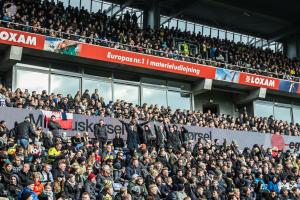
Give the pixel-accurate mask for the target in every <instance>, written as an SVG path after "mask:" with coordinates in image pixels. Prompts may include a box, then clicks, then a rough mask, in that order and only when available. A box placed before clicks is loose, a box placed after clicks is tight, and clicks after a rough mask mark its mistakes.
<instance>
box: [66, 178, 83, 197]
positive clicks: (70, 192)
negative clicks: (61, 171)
mask: <svg viewBox="0 0 300 200" xmlns="http://www.w3.org/2000/svg"><path fill="white" fill-rule="evenodd" d="M64 192H65V194H66V195H67V196H68V197H69V198H70V199H72V200H78V199H79V198H80V189H79V187H78V184H77V183H75V185H74V186H72V185H71V184H70V183H69V182H68V181H66V183H65V190H64Z"/></svg>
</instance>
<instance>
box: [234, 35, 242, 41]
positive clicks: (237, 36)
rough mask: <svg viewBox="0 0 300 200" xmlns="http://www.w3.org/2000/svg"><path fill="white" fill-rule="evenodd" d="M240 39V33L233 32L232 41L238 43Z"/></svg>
mask: <svg viewBox="0 0 300 200" xmlns="http://www.w3.org/2000/svg"><path fill="white" fill-rule="evenodd" d="M240 41H241V35H240V34H234V42H235V43H238V42H240Z"/></svg>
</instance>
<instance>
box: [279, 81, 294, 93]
mask: <svg viewBox="0 0 300 200" xmlns="http://www.w3.org/2000/svg"><path fill="white" fill-rule="evenodd" d="M298 88H299V83H297V82H294V81H287V80H280V83H279V90H280V91H284V92H289V93H297V92H298Z"/></svg>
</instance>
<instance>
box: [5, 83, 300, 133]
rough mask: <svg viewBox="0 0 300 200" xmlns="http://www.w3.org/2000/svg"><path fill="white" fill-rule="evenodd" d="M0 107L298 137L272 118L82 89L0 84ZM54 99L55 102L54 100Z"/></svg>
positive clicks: (296, 130) (292, 126) (291, 128)
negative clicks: (138, 101)
mask: <svg viewBox="0 0 300 200" xmlns="http://www.w3.org/2000/svg"><path fill="white" fill-rule="evenodd" d="M0 94H1V100H0V101H1V102H2V103H3V105H2V106H8V107H16V108H24V109H40V110H51V111H61V112H68V113H76V114H83V115H88V116H91V115H96V116H101V117H112V118H118V119H131V118H132V117H134V118H135V119H137V120H143V121H157V122H170V123H172V124H181V125H192V126H200V127H209V128H221V129H229V130H241V131H253V132H261V133H272V134H275V133H276V134H281V135H292V136H299V135H300V132H299V130H300V125H299V124H298V123H296V124H293V123H290V124H289V123H288V122H287V121H283V120H275V119H274V117H273V116H270V117H268V118H264V117H256V116H250V115H249V114H248V113H247V112H246V111H245V112H244V113H240V115H239V116H238V117H236V118H234V117H232V116H230V115H227V114H226V113H225V114H222V115H218V114H216V113H211V111H209V112H207V113H203V112H199V111H191V110H180V109H175V110H172V109H171V108H170V107H164V106H161V107H159V106H158V105H147V104H144V105H142V106H139V105H134V104H133V103H132V102H126V101H123V100H117V101H116V102H109V103H108V102H105V101H104V99H103V97H101V95H100V93H99V91H98V90H97V91H94V92H93V93H92V94H90V93H89V91H88V90H86V91H85V92H84V93H83V94H82V95H81V94H80V93H77V94H75V96H74V97H72V96H71V95H68V96H63V95H62V94H51V95H47V93H46V90H45V91H44V92H43V93H42V94H37V93H36V92H35V91H34V92H32V93H31V94H30V93H29V92H28V90H26V91H25V92H22V91H21V90H20V89H17V90H16V91H15V92H13V91H11V90H8V89H7V88H5V87H4V86H2V85H0ZM54 99H56V100H55V101H54Z"/></svg>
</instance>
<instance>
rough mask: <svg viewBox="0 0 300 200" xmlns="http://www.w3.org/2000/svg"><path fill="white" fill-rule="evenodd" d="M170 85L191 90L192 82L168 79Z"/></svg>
mask: <svg viewBox="0 0 300 200" xmlns="http://www.w3.org/2000/svg"><path fill="white" fill-rule="evenodd" d="M168 87H172V88H176V89H181V90H188V91H190V90H191V84H189V83H182V82H177V81H168Z"/></svg>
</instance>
